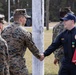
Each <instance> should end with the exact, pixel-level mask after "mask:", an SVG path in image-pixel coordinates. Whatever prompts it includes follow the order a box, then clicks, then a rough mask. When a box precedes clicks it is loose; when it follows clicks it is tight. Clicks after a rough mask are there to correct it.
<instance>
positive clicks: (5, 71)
mask: <svg viewBox="0 0 76 75" xmlns="http://www.w3.org/2000/svg"><path fill="white" fill-rule="evenodd" d="M0 75H10V74H9V66H8V65H7V63H6V62H5V63H0Z"/></svg>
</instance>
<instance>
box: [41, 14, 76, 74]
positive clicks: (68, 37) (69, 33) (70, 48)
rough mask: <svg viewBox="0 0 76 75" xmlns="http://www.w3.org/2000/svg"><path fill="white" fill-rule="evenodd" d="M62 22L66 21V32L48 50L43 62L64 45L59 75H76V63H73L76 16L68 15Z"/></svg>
mask: <svg viewBox="0 0 76 75" xmlns="http://www.w3.org/2000/svg"><path fill="white" fill-rule="evenodd" d="M61 20H62V21H64V28H65V29H66V30H65V31H63V32H62V33H61V34H59V35H58V36H57V38H56V40H54V41H53V42H52V44H51V45H50V46H49V47H48V48H47V49H46V51H45V52H44V54H43V58H42V60H43V59H44V57H46V56H48V55H50V54H51V53H52V52H53V51H55V50H56V49H57V48H58V47H59V46H61V45H62V46H63V48H64V58H63V61H62V65H61V69H60V71H59V75H76V64H75V63H76V62H75V63H73V62H72V58H73V54H74V51H75V48H76V27H75V21H76V17H75V15H72V14H67V15H66V16H65V17H64V18H62V19H61Z"/></svg>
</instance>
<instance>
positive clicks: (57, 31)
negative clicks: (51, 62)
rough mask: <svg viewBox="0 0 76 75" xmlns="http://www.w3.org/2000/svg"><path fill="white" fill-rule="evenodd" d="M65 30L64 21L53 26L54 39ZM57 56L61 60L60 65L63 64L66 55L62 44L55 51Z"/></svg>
mask: <svg viewBox="0 0 76 75" xmlns="http://www.w3.org/2000/svg"><path fill="white" fill-rule="evenodd" d="M63 30H64V25H63V22H59V23H58V24H57V25H56V26H55V27H54V28H53V37H52V40H54V39H55V38H56V37H57V35H58V34H60V33H61V32H62V31H63ZM54 55H55V58H56V59H58V60H59V66H61V60H62V58H63V56H64V53H63V47H62V46H61V47H60V48H58V49H57V50H55V51H54Z"/></svg>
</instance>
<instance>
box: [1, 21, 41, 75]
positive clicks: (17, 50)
mask: <svg viewBox="0 0 76 75" xmlns="http://www.w3.org/2000/svg"><path fill="white" fill-rule="evenodd" d="M2 37H3V38H4V39H5V40H6V41H7V44H8V51H9V56H10V60H9V63H10V66H9V70H10V75H28V70H27V67H26V64H25V63H26V61H25V59H24V58H23V57H24V55H25V51H26V48H27V47H28V48H29V50H30V51H31V52H32V53H33V55H35V56H36V57H37V58H38V59H39V58H40V53H39V50H38V49H37V47H36V46H35V44H34V42H33V41H32V35H31V33H29V32H28V31H27V30H26V29H25V27H24V26H21V25H20V24H19V23H17V22H14V23H13V24H12V25H9V26H7V27H6V28H5V29H4V30H3V32H2Z"/></svg>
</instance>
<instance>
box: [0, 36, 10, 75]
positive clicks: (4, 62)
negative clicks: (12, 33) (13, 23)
mask: <svg viewBox="0 0 76 75" xmlns="http://www.w3.org/2000/svg"><path fill="white" fill-rule="evenodd" d="M0 75H10V74H9V67H8V47H7V43H6V42H5V40H4V39H3V38H2V37H1V36H0Z"/></svg>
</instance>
